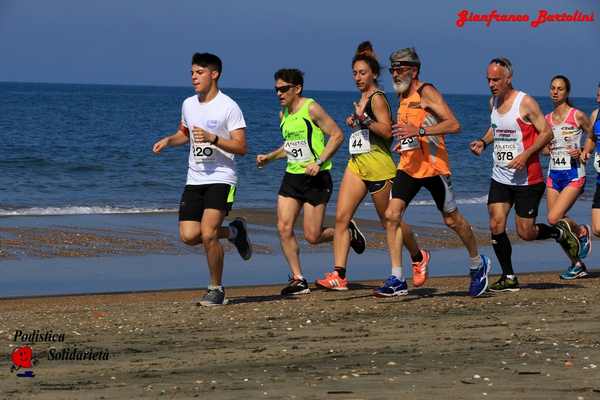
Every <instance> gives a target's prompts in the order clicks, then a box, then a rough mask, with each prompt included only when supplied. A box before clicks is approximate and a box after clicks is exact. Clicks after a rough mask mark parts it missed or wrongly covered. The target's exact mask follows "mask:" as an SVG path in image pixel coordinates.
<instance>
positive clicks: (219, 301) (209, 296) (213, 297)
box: [198, 288, 229, 307]
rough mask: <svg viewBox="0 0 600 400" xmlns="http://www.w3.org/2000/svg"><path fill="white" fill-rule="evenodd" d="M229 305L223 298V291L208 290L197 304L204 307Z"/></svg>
mask: <svg viewBox="0 0 600 400" xmlns="http://www.w3.org/2000/svg"><path fill="white" fill-rule="evenodd" d="M227 303H229V300H227V299H226V298H225V289H223V290H221V289H218V288H216V289H208V292H207V293H206V294H205V295H204V297H202V298H201V299H200V301H199V302H198V304H200V305H201V306H205V307H213V306H224V305H225V304H227Z"/></svg>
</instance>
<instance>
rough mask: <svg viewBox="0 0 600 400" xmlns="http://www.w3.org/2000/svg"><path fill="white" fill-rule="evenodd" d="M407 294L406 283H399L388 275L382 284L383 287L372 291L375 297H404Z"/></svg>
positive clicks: (398, 280)
mask: <svg viewBox="0 0 600 400" xmlns="http://www.w3.org/2000/svg"><path fill="white" fill-rule="evenodd" d="M407 294H408V286H407V285H406V281H405V280H404V281H401V280H400V279H398V278H396V277H395V276H394V275H390V277H389V278H387V279H386V280H385V282H383V286H381V287H378V288H377V289H375V290H374V291H373V296H375V297H393V296H406V295H407Z"/></svg>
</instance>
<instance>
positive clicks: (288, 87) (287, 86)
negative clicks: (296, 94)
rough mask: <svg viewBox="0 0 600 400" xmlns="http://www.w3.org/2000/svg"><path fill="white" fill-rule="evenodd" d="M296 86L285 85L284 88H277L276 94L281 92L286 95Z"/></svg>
mask: <svg viewBox="0 0 600 400" xmlns="http://www.w3.org/2000/svg"><path fill="white" fill-rule="evenodd" d="M294 86H296V85H284V86H275V94H277V93H279V92H281V93H285V92H287V91H288V90H290V89H291V88H293V87H294Z"/></svg>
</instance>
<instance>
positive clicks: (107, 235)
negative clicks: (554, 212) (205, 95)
mask: <svg viewBox="0 0 600 400" xmlns="http://www.w3.org/2000/svg"><path fill="white" fill-rule="evenodd" d="M238 216H243V217H244V218H246V220H247V222H248V223H249V224H251V228H250V235H251V237H252V235H253V234H254V233H256V232H258V233H261V234H263V235H264V236H267V240H266V241H265V240H262V241H261V240H259V241H256V240H253V245H254V251H255V253H257V254H273V253H276V252H278V251H279V243H278V238H277V232H276V230H275V227H276V224H277V219H276V215H275V213H274V211H273V210H270V209H242V210H234V211H232V212H231V214H230V215H229V217H228V218H227V220H231V219H233V218H235V217H238ZM54 218H56V219H55V221H56V224H52V225H49V226H41V227H37V226H36V227H32V226H18V225H17V224H15V225H14V226H0V260H2V259H20V258H55V257H67V258H71V257H104V256H140V255H146V254H172V255H182V254H190V253H192V252H197V251H200V252H202V251H203V249H202V247H201V246H198V247H197V248H196V249H195V250H192V248H190V247H188V246H185V245H184V244H182V243H181V242H180V240H179V238H178V236H177V234H174V233H173V232H172V230H171V231H166V230H165V229H161V228H160V227H151V228H148V227H139V226H129V227H79V226H63V225H60V222H61V220H60V217H54ZM97 218H99V219H101V218H102V217H101V216H100V217H97ZM124 218H125V217H124ZM173 219H174V221H173V226H174V227H176V226H177V225H176V224H177V222H176V218H173ZM356 221H357V222H358V224H359V226H360V229H361V230H362V232H363V233H364V234H365V236H366V238H367V246H368V248H370V249H378V250H382V249H386V248H387V244H386V239H385V232H384V231H383V228H382V227H381V225H380V224H379V221H374V220H372V219H366V218H357V219H356ZM334 222H335V221H334V218H333V217H332V216H328V217H327V219H326V226H333V225H334ZM300 227H301V219H299V222H297V224H296V228H300ZM412 229H413V231H414V232H415V234H417V236H418V240H419V244H420V245H421V246H422V247H424V248H427V249H432V250H433V249H452V248H458V247H462V246H463V245H462V242H461V241H460V239H459V238H458V236H457V235H456V234H455V233H454V232H453V231H451V230H450V229H448V228H446V227H430V226H421V225H414V226H413V227H412ZM474 233H475V236H476V238H477V240H478V243H479V245H480V246H486V245H488V244H489V232H488V231H486V230H484V229H480V228H474ZM297 236H298V238H299V240H300V243H301V246H302V247H303V248H305V249H311V250H313V251H319V250H323V251H330V249H331V244H329V243H325V244H321V245H318V246H311V245H309V244H308V243H306V242H305V241H304V240H303V239H302V232H301V231H298V232H297ZM511 240H512V241H513V243H518V242H519V241H520V240H519V238H518V237H517V236H516V235H511ZM222 244H223V246H224V250H225V251H226V252H235V249H234V248H233V246H231V245H230V244H229V243H228V242H227V241H222Z"/></svg>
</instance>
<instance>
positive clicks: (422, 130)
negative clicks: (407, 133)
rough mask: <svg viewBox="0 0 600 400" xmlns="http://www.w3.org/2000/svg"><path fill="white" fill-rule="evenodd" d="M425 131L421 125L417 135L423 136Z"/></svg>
mask: <svg viewBox="0 0 600 400" xmlns="http://www.w3.org/2000/svg"><path fill="white" fill-rule="evenodd" d="M426 133H427V131H425V128H423V127H420V128H419V136H425V134H426Z"/></svg>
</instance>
